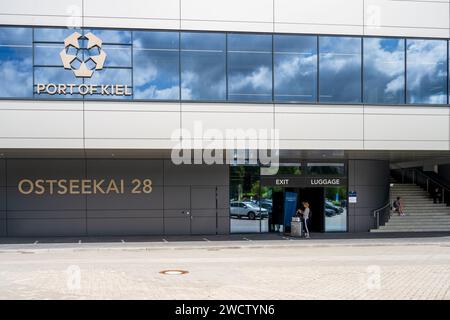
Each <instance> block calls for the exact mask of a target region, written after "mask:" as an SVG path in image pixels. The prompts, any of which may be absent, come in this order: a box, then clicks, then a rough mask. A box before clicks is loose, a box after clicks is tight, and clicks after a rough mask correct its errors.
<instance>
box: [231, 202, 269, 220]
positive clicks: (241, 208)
mask: <svg viewBox="0 0 450 320" xmlns="http://www.w3.org/2000/svg"><path fill="white" fill-rule="evenodd" d="M230 216H231V217H232V218H233V217H236V218H238V219H241V218H242V217H246V218H247V219H249V220H255V219H256V218H260V219H262V218H267V217H268V216H269V213H268V211H267V209H264V208H260V207H259V206H258V205H256V204H254V203H252V202H238V201H234V202H231V203H230Z"/></svg>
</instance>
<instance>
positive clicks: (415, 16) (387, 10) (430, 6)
mask: <svg viewBox="0 0 450 320" xmlns="http://www.w3.org/2000/svg"><path fill="white" fill-rule="evenodd" d="M364 21H365V34H370V35H392V36H417V37H421V36H423V37H448V35H449V3H448V1H407V0H402V1H398V0H396V1H393V0H365V13H364Z"/></svg>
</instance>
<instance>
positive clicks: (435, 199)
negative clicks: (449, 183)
mask: <svg viewBox="0 0 450 320" xmlns="http://www.w3.org/2000/svg"><path fill="white" fill-rule="evenodd" d="M438 201H439V203H442V192H441V188H439V187H436V188H435V189H434V192H433V202H434V203H438Z"/></svg>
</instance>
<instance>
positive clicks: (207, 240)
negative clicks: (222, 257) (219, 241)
mask: <svg viewBox="0 0 450 320" xmlns="http://www.w3.org/2000/svg"><path fill="white" fill-rule="evenodd" d="M203 240H205V241H206V242H211V241H210V240H209V239H207V238H203Z"/></svg>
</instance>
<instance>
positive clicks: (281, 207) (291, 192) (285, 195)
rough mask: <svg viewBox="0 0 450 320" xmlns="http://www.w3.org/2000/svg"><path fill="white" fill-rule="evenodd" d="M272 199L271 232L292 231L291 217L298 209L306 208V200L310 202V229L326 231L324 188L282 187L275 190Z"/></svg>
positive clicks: (312, 230)
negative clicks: (304, 205)
mask: <svg viewBox="0 0 450 320" xmlns="http://www.w3.org/2000/svg"><path fill="white" fill-rule="evenodd" d="M272 201H273V206H272V214H271V215H270V217H269V230H270V231H271V232H290V226H291V218H292V217H293V216H294V215H295V213H296V211H297V209H302V210H303V209H304V208H303V205H302V203H303V202H304V201H308V202H309V204H310V210H311V215H310V219H311V220H310V224H309V227H310V231H311V232H323V231H324V214H323V213H324V206H325V190H324V188H281V189H280V190H277V191H274V192H273V198H272Z"/></svg>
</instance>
